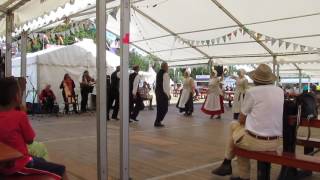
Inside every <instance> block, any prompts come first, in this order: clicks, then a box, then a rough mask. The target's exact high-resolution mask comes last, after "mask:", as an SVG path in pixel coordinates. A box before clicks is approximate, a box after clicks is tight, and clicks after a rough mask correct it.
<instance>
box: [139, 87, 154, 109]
mask: <svg viewBox="0 0 320 180" xmlns="http://www.w3.org/2000/svg"><path fill="white" fill-rule="evenodd" d="M150 91H151V87H150V85H149V84H148V83H147V82H146V81H145V82H143V86H142V87H141V88H140V90H139V92H140V95H141V97H142V99H143V100H149V110H153V108H152V99H153V96H152V95H151V94H150Z"/></svg>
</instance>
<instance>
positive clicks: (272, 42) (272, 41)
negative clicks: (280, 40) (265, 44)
mask: <svg viewBox="0 0 320 180" xmlns="http://www.w3.org/2000/svg"><path fill="white" fill-rule="evenodd" d="M276 42H277V40H276V39H274V38H271V46H273V45H274V43H276Z"/></svg>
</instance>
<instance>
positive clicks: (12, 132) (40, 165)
mask: <svg viewBox="0 0 320 180" xmlns="http://www.w3.org/2000/svg"><path fill="white" fill-rule="evenodd" d="M20 91H21V90H20V88H19V86H18V83H17V81H16V80H14V79H13V78H6V79H0V117H1V118H0V142H1V143H3V144H6V145H8V146H10V147H12V148H14V149H16V150H17V151H19V152H20V153H21V154H22V155H23V157H22V158H20V159H17V160H15V161H13V163H9V164H7V165H4V166H1V167H0V179H1V175H12V174H16V173H21V174H46V175H48V176H50V177H52V178H53V179H55V180H59V179H61V177H62V176H65V166H63V165H59V164H54V163H50V162H47V161H46V160H44V159H42V158H37V157H32V156H31V155H30V154H29V152H28V148H27V144H32V142H33V140H34V138H35V133H34V131H33V129H32V127H31V125H30V122H29V119H28V116H27V114H26V113H25V112H23V111H20V110H16V107H19V106H20V105H21V104H22V98H21V94H22V93H21V92H20ZM66 178H67V177H63V179H66Z"/></svg>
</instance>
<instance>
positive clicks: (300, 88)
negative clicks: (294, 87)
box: [299, 69, 302, 93]
mask: <svg viewBox="0 0 320 180" xmlns="http://www.w3.org/2000/svg"><path fill="white" fill-rule="evenodd" d="M301 78H302V73H301V69H299V92H300V93H302V79H301Z"/></svg>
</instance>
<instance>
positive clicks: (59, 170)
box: [26, 157, 66, 177]
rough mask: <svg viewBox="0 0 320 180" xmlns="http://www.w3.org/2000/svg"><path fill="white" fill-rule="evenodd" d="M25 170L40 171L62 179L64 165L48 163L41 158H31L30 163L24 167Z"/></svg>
mask: <svg viewBox="0 0 320 180" xmlns="http://www.w3.org/2000/svg"><path fill="white" fill-rule="evenodd" d="M26 167H27V168H33V169H38V170H42V171H47V172H50V173H53V174H56V175H59V176H60V177H62V176H63V175H64V173H65V171H66V167H65V166H64V165H60V164H56V163H52V162H48V161H46V160H44V159H43V158H38V157H32V161H31V162H29V163H28V164H27V165H26Z"/></svg>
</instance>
